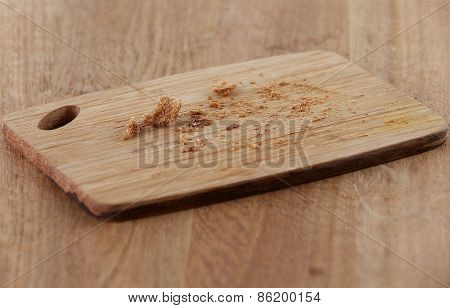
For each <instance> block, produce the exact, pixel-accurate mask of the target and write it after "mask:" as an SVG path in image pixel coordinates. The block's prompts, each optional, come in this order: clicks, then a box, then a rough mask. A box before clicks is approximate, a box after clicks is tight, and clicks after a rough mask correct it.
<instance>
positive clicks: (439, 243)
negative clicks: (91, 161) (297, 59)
mask: <svg viewBox="0 0 450 308" xmlns="http://www.w3.org/2000/svg"><path fill="white" fill-rule="evenodd" d="M4 1H5V0H1V2H4ZM443 2H444V1H443V0H436V1H421V0H417V1H416V0H405V1H364V0H361V1H280V0H273V1H257V0H255V1H238V0H236V1H233V0H225V1H208V0H205V1H183V0H180V1H164V0H161V1H111V0H103V1H90V0H85V1H79V0H73V1H72V0H71V1H68V0H67V1H57V0H53V1H29V0H26V1H25V0H23V1H5V3H7V4H8V5H10V6H12V7H14V8H16V9H17V10H18V11H20V12H21V13H22V14H24V15H25V16H27V17H29V18H31V19H33V20H34V21H35V22H36V23H38V24H40V25H42V26H43V27H45V28H46V29H48V31H50V32H52V33H53V34H55V35H57V36H58V37H61V38H62V39H64V40H65V41H66V42H68V43H69V44H70V45H71V46H73V47H74V48H76V49H78V50H81V51H82V52H83V53H86V54H88V55H89V56H91V57H93V58H95V59H96V60H97V61H98V62H100V63H102V64H103V65H104V66H106V67H108V68H110V69H111V70H112V71H114V72H115V73H117V74H118V75H119V76H121V78H124V79H127V80H129V81H131V82H137V81H141V80H147V79H153V78H156V77H161V76H165V75H169V74H175V73H180V72H186V71H189V70H193V69H199V68H205V67H209V66H214V65H221V64H228V63H233V62H239V61H246V60H251V59H256V58H260V57H267V56H272V55H278V54H284V53H290V52H298V51H307V50H313V49H324V50H331V51H334V52H337V53H339V54H341V55H343V56H345V57H347V58H349V59H351V60H353V61H355V60H357V59H359V58H360V57H362V56H364V55H366V54H367V53H368V52H369V51H371V50H372V49H373V48H375V47H377V46H379V45H380V44H381V43H383V42H385V41H386V40H387V39H388V38H389V37H391V36H393V35H395V34H397V33H398V32H399V31H401V30H402V29H404V28H406V27H408V26H409V25H412V24H414V23H415V22H416V21H418V20H420V19H421V18H422V17H423V16H425V15H426V14H427V13H429V12H430V11H432V10H433V9H434V8H436V7H438V6H439V5H441V4H442V3H443ZM449 20H450V5H447V6H445V7H443V8H442V9H441V10H439V11H438V12H436V13H435V14H433V15H432V16H430V17H429V18H427V19H425V20H424V21H423V22H421V23H419V24H418V25H416V26H414V27H413V28H411V29H410V30H408V31H406V32H405V33H403V34H402V35H400V36H399V37H398V38H396V39H394V40H392V41H391V42H389V43H388V44H386V45H385V46H383V47H381V48H380V49H378V50H377V51H375V52H374V53H372V54H370V55H369V56H368V57H367V58H365V59H364V60H363V61H361V63H360V64H361V66H362V67H364V68H365V69H367V70H368V71H370V72H371V73H373V74H374V75H376V76H378V77H380V78H382V79H384V80H386V81H389V82H391V83H392V84H394V85H395V86H396V87H398V88H399V89H401V90H402V91H404V92H405V93H407V94H409V95H410V96H413V97H416V98H417V99H418V100H420V101H423V102H424V103H425V104H426V105H428V106H430V107H431V108H433V109H434V110H436V111H437V112H439V113H440V114H441V115H442V116H444V118H445V119H446V120H447V121H448V120H449V117H450V114H449V111H450V108H449V103H450V82H449V80H450V52H449V50H450V24H449ZM121 85H124V82H123V81H122V80H121V79H119V78H117V76H114V75H113V74H111V73H110V72H108V71H106V70H105V69H104V68H102V67H101V66H99V65H98V64H96V63H95V62H93V61H92V60H90V59H88V58H87V57H85V56H83V55H81V54H80V53H78V52H76V51H74V50H73V49H71V48H70V47H68V46H67V45H66V44H65V43H63V42H61V41H60V40H58V39H57V38H55V37H54V36H53V35H51V34H49V33H47V32H45V31H43V30H42V29H41V28H39V27H38V26H37V25H35V24H33V23H31V22H30V21H29V20H27V19H26V17H24V16H19V15H17V14H16V13H15V12H14V11H12V10H11V9H10V8H8V7H6V6H5V5H4V4H2V3H0V104H1V105H0V106H1V110H0V116H3V115H5V114H7V113H10V112H13V111H18V110H21V109H23V108H25V107H28V106H34V105H40V104H45V103H46V102H50V101H53V100H57V99H61V98H65V97H70V96H74V95H79V94H83V93H89V92H93V91H97V90H103V89H109V88H113V87H117V86H121ZM449 150H450V143H449V142H447V144H445V145H443V146H441V147H440V148H438V149H436V150H433V151H430V152H427V153H424V154H422V155H418V156H415V157H409V158H406V159H402V160H399V161H395V162H392V163H388V164H384V165H381V166H377V167H373V168H369V169H365V170H361V171H358V172H353V173H351V174H346V175H342V176H338V177H334V178H330V179H327V180H323V181H318V182H314V183H310V184H307V185H302V186H298V187H297V188H296V190H297V191H300V193H301V194H299V193H298V192H297V191H296V190H295V189H292V188H291V189H285V190H281V191H278V192H274V193H267V194H262V195H258V196H254V197H249V198H245V199H240V200H235V201H230V202H226V203H221V204H216V205H213V206H209V207H203V208H197V209H192V210H187V211H182V212H177V213H174V214H168V215H163V216H157V217H150V218H144V219H140V220H134V221H126V222H121V223H117V222H116V223H105V224H102V221H99V220H97V219H95V218H93V217H92V216H90V215H89V214H87V213H86V212H84V211H83V210H81V209H80V207H79V205H78V203H77V202H76V201H75V200H74V199H72V198H70V197H69V196H68V195H66V194H65V193H64V192H63V191H62V190H61V189H60V188H58V187H57V185H56V184H54V183H53V182H52V181H51V180H49V179H48V178H47V177H45V176H43V175H42V174H41V173H39V172H38V171H37V169H36V168H35V167H33V166H32V165H31V164H30V163H29V162H28V161H26V160H25V159H24V158H22V157H20V156H19V155H18V154H17V153H15V152H14V151H13V150H12V149H11V148H10V147H9V146H7V145H6V144H5V142H4V139H3V138H1V141H0V152H1V156H0V157H1V158H0V173H1V175H2V176H1V177H0V284H1V285H7V286H20V287H25V286H32V287H47V286H52V287H101V286H105V287H106V286H110V287H123V286H127V287H157V286H161V287H182V286H190V287H229V286H234V287H250V286H252V287H271V286H276V287H288V286H291V287H347V286H355V287H356V286H360V287H394V286H395V287H400V286H402V287H441V286H446V285H448V284H449V283H450V262H449V261H450V255H449V246H450V245H449V227H450V226H449V204H450V181H449V174H450V155H449ZM302 194H303V195H302ZM305 196H306V197H305ZM311 200H314V201H311ZM327 209H329V210H331V211H332V212H334V213H336V214H337V215H339V216H340V217H341V218H343V220H342V219H338V218H337V217H336V216H335V215H334V214H332V213H331V212H330V211H328V210H327ZM344 221H345V222H344ZM346 222H347V223H346ZM80 237H81V238H80Z"/></svg>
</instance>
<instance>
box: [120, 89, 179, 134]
mask: <svg viewBox="0 0 450 308" xmlns="http://www.w3.org/2000/svg"><path fill="white" fill-rule="evenodd" d="M180 108H181V101H179V100H177V99H175V98H173V97H170V96H167V95H164V96H161V97H160V98H159V101H158V103H157V104H156V106H155V109H153V112H151V113H146V114H144V115H142V117H141V118H140V119H139V120H136V119H135V118H134V117H132V118H131V119H130V120H129V121H128V122H127V124H126V126H125V130H124V131H123V133H122V140H128V139H130V138H132V137H135V136H137V135H138V134H139V132H140V131H141V130H142V128H144V127H145V126H153V127H166V126H169V125H170V124H171V123H172V122H174V121H175V120H176V119H177V117H178V114H179V112H180Z"/></svg>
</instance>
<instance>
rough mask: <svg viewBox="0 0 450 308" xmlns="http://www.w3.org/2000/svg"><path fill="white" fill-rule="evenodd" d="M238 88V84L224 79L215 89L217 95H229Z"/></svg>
mask: <svg viewBox="0 0 450 308" xmlns="http://www.w3.org/2000/svg"><path fill="white" fill-rule="evenodd" d="M235 89H236V85H235V84H234V83H227V82H225V81H223V82H222V83H221V84H220V85H218V86H216V87H215V88H214V89H213V91H214V92H216V94H217V95H220V96H228V95H230V94H231V92H233V91H234V90H235Z"/></svg>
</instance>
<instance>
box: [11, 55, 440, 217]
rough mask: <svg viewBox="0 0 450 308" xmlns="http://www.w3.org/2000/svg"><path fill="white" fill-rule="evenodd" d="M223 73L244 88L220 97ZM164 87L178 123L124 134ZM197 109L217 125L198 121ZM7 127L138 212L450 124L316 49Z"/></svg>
mask: <svg viewBox="0 0 450 308" xmlns="http://www.w3.org/2000/svg"><path fill="white" fill-rule="evenodd" d="M330 78H331V79H330ZM222 83H225V84H227V85H228V84H234V85H235V86H236V88H235V89H234V90H233V91H232V93H231V94H230V95H228V96H220V95H217V94H216V93H215V92H213V91H212V89H213V88H214V87H215V86H217V85H221V84H222ZM161 95H170V96H173V97H175V98H177V99H179V100H181V101H182V103H183V105H182V108H181V110H180V114H179V117H178V119H177V121H176V122H174V123H172V124H171V125H170V126H169V127H159V128H155V127H147V128H146V129H145V130H144V131H142V132H141V133H140V134H139V135H138V136H137V137H135V138H131V139H129V140H126V141H123V140H121V134H122V131H123V129H124V125H125V123H126V122H127V121H128V120H129V119H130V117H131V116H134V117H139V116H140V115H142V114H144V113H146V112H151V110H152V109H153V108H154V106H155V104H156V102H157V101H158V98H159V97H160V96H161ZM198 113H200V114H202V116H201V117H203V118H206V119H208V121H207V125H198V124H199V123H196V124H194V125H191V124H192V123H193V121H192V119H193V118H195V116H196V114H198ZM194 122H195V121H194ZM189 123H190V124H189ZM189 125H191V126H189ZM3 132H4V135H5V138H6V141H7V142H8V143H9V144H11V145H12V146H13V147H15V148H16V149H17V150H18V151H19V152H20V153H22V154H23V155H24V156H25V157H27V158H28V159H29V160H30V161H32V162H33V163H34V164H35V165H36V166H37V167H38V168H39V169H40V170H42V172H44V173H45V174H47V175H48V176H50V177H51V178H52V179H53V180H54V181H55V182H56V183H57V184H58V185H59V186H61V187H62V189H64V191H66V192H68V193H73V194H74V195H75V196H76V197H77V198H78V200H79V201H80V202H81V203H82V204H84V205H85V206H86V208H87V209H88V210H89V211H90V212H91V213H92V214H94V215H96V216H109V217H111V216H113V217H128V216H139V215H144V214H145V215H147V214H156V213H162V212H168V211H173V210H177V209H181V208H186V207H193V206H197V205H205V204H211V203H214V202H218V201H223V200H227V199H232V198H237V197H242V196H247V195H250V194H255V193H260V192H265V191H270V190H274V189H279V188H282V187H288V186H289V185H296V184H300V183H304V182H308V181H313V180H317V179H321V178H325V177H329V176H333V175H337V174H341V173H344V172H349V171H352V170H357V169H360V168H364V167H368V166H371V165H375V164H380V163H383V162H386V161H390V160H393V159H398V158H401V157H405V156H408V155H412V154H416V153H419V152H422V151H425V150H428V149H431V148H433V147H436V146H438V145H439V144H441V143H443V142H444V141H445V139H446V136H447V123H446V122H445V121H444V120H443V119H442V117H440V116H439V115H438V114H436V113H435V112H433V111H431V110H430V109H429V108H427V107H425V106H424V105H423V104H421V103H420V102H418V101H416V100H414V99H412V98H410V97H408V96H407V95H405V94H402V93H401V92H400V91H398V90H397V89H395V88H394V87H393V86H391V85H390V84H388V83H386V82H384V81H382V80H380V79H378V78H375V77H373V76H371V75H370V74H369V73H368V72H366V71H364V70H363V69H361V68H360V67H358V66H357V65H350V63H349V62H348V61H347V60H346V59H345V58H343V57H341V56H339V55H336V54H334V53H330V52H324V51H312V52H305V53H297V54H288V55H282V56H277V57H271V58H265V59H260V60H254V61H249V62H245V63H238V64H232V65H226V66H221V67H213V68H208V69H203V70H198V71H193V72H188V73H183V74H178V75H173V76H168V77H164V78H160V79H156V80H152V81H147V82H140V83H137V84H135V85H131V84H130V86H126V87H122V88H118V89H113V90H108V91H102V92H96V93H91V94H87V95H82V96H78V97H72V98H68V99H64V100H61V101H59V102H55V103H49V104H46V105H43V106H36V107H32V108H28V109H25V110H22V111H19V112H16V113H13V114H10V115H8V116H6V117H5V119H4V121H3ZM119 214H120V215H119Z"/></svg>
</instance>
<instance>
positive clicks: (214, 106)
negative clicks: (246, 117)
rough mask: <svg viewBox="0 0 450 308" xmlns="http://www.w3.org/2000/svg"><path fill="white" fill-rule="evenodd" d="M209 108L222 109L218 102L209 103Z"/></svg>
mask: <svg viewBox="0 0 450 308" xmlns="http://www.w3.org/2000/svg"><path fill="white" fill-rule="evenodd" d="M209 107H211V108H215V109H222V105H221V104H220V102H218V101H212V102H210V103H209Z"/></svg>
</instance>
